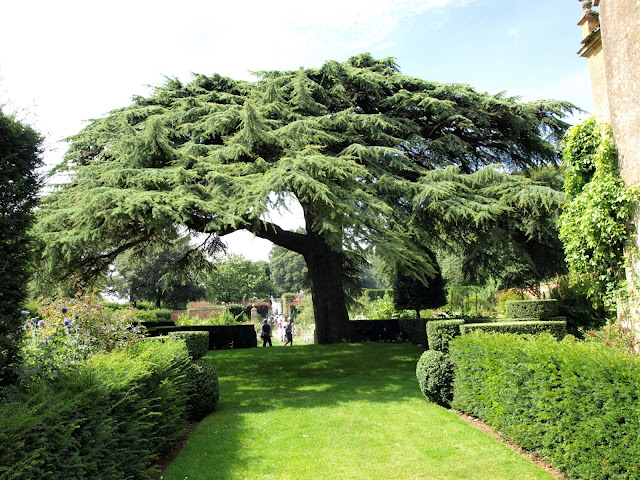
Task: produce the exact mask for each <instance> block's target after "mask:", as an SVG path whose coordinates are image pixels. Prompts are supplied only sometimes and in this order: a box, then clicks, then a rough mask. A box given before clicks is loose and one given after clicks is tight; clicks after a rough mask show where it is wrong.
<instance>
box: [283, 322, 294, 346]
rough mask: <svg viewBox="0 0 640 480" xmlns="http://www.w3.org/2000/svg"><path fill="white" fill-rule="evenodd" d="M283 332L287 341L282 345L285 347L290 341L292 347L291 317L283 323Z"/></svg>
mask: <svg viewBox="0 0 640 480" xmlns="http://www.w3.org/2000/svg"><path fill="white" fill-rule="evenodd" d="M284 334H285V336H286V337H287V341H286V342H285V344H284V346H285V347H286V346H287V344H289V343H290V344H291V346H292V347H293V318H291V319H289V321H288V322H287V323H285V325H284Z"/></svg>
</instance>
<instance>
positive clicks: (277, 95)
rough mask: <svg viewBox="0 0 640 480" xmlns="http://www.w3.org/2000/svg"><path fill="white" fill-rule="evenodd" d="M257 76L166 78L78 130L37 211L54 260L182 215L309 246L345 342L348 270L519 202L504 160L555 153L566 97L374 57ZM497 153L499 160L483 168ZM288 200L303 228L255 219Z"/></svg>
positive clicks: (401, 257) (70, 259)
mask: <svg viewBox="0 0 640 480" xmlns="http://www.w3.org/2000/svg"><path fill="white" fill-rule="evenodd" d="M256 75H257V81H255V82H246V81H236V80H232V79H229V78H224V77H221V76H219V75H212V76H209V77H208V76H204V75H197V76H195V78H194V79H193V81H191V82H190V83H188V84H183V83H182V82H180V81H178V80H176V79H169V80H167V82H166V83H165V84H164V85H162V86H160V87H158V88H156V89H155V91H154V92H153V94H152V95H151V96H149V97H137V98H135V99H134V102H133V104H132V105H130V106H128V107H125V108H122V109H118V110H115V111H113V112H111V113H110V114H109V115H108V116H107V117H105V118H102V119H98V120H95V121H93V122H91V124H90V125H89V126H87V127H86V128H85V129H84V130H83V131H82V132H80V133H79V134H78V135H76V136H75V137H73V138H72V144H71V147H70V150H69V152H68V154H67V156H66V161H65V164H64V165H63V166H62V167H61V168H62V169H63V170H66V171H67V172H68V173H69V175H70V176H71V181H70V183H69V184H68V185H65V186H63V187H62V188H61V189H59V190H58V191H56V192H55V193H53V194H52V195H50V196H49V197H48V198H47V199H46V206H45V208H44V209H43V210H42V212H41V216H40V225H39V231H40V235H41V238H42V240H43V241H44V243H45V247H44V249H43V253H44V255H45V258H47V259H48V260H49V261H51V262H52V263H51V265H52V266H53V265H63V266H64V267H65V268H64V269H62V270H59V272H60V273H62V272H64V273H66V272H69V271H77V272H81V273H82V274H83V275H84V276H85V277H87V276H88V275H90V274H97V273H98V272H100V271H102V270H104V268H105V267H106V266H107V265H108V264H109V263H110V262H111V261H112V260H113V259H114V258H115V257H116V256H117V255H118V254H119V253H120V252H122V251H124V250H126V249H128V248H135V247H136V246H138V245H142V244H144V243H147V242H153V241H154V240H157V239H167V238H169V239H172V238H176V237H178V236H179V235H180V232H181V228H185V227H186V228H187V229H188V230H189V231H192V232H204V233H210V234H216V235H224V234H227V233H230V232H233V231H235V230H238V229H246V230H249V231H251V232H252V233H254V234H255V235H257V236H259V237H262V238H265V239H268V240H271V241H272V242H274V243H275V244H276V245H280V246H282V247H284V248H287V249H289V250H292V251H295V252H297V253H300V254H302V255H303V256H304V257H305V260H306V262H307V268H308V270H309V278H310V282H311V290H312V294H313V298H314V313H315V318H316V328H317V336H318V339H319V341H320V342H332V341H340V340H341V339H342V338H345V336H346V335H347V333H348V316H347V311H346V306H345V300H344V288H343V287H344V285H343V281H342V276H343V271H344V268H343V267H344V266H349V265H351V266H353V265H357V264H358V263H359V262H360V260H361V259H362V258H364V256H365V255H366V253H367V251H368V250H370V249H375V251H376V254H377V255H379V256H381V257H383V258H385V259H386V261H387V262H389V263H390V264H393V265H400V266H402V268H405V269H406V270H407V271H408V272H411V273H413V274H415V275H417V276H418V277H422V278H425V279H426V278H428V277H429V276H431V275H433V274H434V273H435V270H434V268H433V266H432V264H433V260H432V259H430V258H428V257H425V256H423V255H421V254H420V252H421V251H422V250H423V246H424V244H430V243H432V242H434V241H435V240H438V239H439V240H442V233H443V232H442V228H443V227H446V228H451V225H455V224H456V223H458V222H462V223H464V224H465V225H468V224H476V225H480V224H486V223H487V222H490V221H491V220H492V219H494V218H495V217H496V216H497V215H499V214H500V213H501V212H504V211H505V209H508V208H511V206H512V205H515V204H518V202H523V201H524V200H523V198H521V197H518V195H519V194H518V192H520V191H521V190H522V186H523V183H522V182H521V181H520V180H519V181H518V182H515V181H508V182H506V183H504V184H502V179H503V178H504V177H505V173H503V172H504V171H506V170H511V169H520V168H523V167H528V166H533V165H540V164H546V163H550V162H551V163H553V162H555V161H556V159H557V151H556V147H555V141H556V140H557V139H558V138H559V137H560V136H561V135H562V134H563V132H564V131H565V129H566V128H567V124H566V123H565V122H564V121H562V118H563V116H564V114H565V113H566V112H567V111H570V110H571V109H572V106H571V105H570V104H568V103H566V102H560V101H536V102H528V103H520V102H518V101H517V99H515V98H507V97H505V96H504V95H501V94H499V95H489V94H485V93H479V92H476V91H474V90H473V89H471V88H470V87H468V86H465V85H458V84H439V83H435V82H430V81H426V80H422V79H419V78H414V77H409V76H406V75H403V74H401V73H400V72H399V70H398V68H397V66H396V65H395V62H394V60H393V59H391V58H387V59H380V60H376V59H374V58H372V57H371V56H370V55H368V54H363V55H359V56H356V57H353V58H351V59H349V60H348V61H346V62H344V63H339V62H336V61H328V62H326V63H325V64H324V65H323V66H322V67H320V68H315V69H302V68H301V69H300V70H298V71H284V72H278V71H268V72H258V73H257V74H256ZM493 164H501V165H502V166H503V167H502V170H496V169H489V170H486V169H485V170H481V169H482V167H484V166H487V165H493ZM474 172H478V173H474ZM469 174H473V175H471V176H472V177H473V176H477V179H476V180H465V179H464V178H463V177H465V176H469ZM488 180H492V181H493V180H495V182H497V183H500V184H501V185H502V186H496V187H494V188H493V190H491V196H490V197H489V198H488V199H484V198H481V197H480V196H479V194H478V193H477V192H474V191H473V190H472V188H471V186H472V184H473V183H474V182H476V183H477V182H481V183H482V182H484V183H485V184H486V182H487V181H488ZM487 188H488V189H490V187H487ZM539 193H542V196H543V197H545V198H546V199H547V200H542V201H538V200H536V202H537V205H542V204H543V203H544V202H548V201H551V200H548V199H549V198H550V197H549V195H551V194H550V193H549V192H547V191H544V192H542V191H540V192H539ZM530 195H534V193H530ZM507 197H508V198H509V200H508V201H502V200H504V199H505V198H507ZM292 198H293V199H295V200H297V201H298V202H299V203H300V205H301V206H302V209H303V212H304V217H305V233H297V232H288V231H285V230H283V229H282V228H280V227H279V226H277V225H274V224H272V223H270V222H269V221H267V220H265V219H266V218H267V217H266V214H267V212H269V211H270V210H271V209H274V208H280V207H283V206H285V205H286V202H288V201H290V200H291V199H292ZM496 198H498V199H499V200H500V201H501V202H502V203H501V204H500V205H498V204H497V203H496V202H497V200H496ZM556 200H557V199H556ZM64 273H63V274H64Z"/></svg>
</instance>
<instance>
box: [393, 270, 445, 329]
mask: <svg viewBox="0 0 640 480" xmlns="http://www.w3.org/2000/svg"><path fill="white" fill-rule="evenodd" d="M436 268H437V269H438V270H437V272H436V274H435V275H434V276H433V277H432V278H430V279H429V283H428V284H427V285H425V284H424V283H422V282H421V281H419V280H418V279H416V278H415V277H411V276H407V275H403V274H401V273H397V274H396V276H395V278H394V281H393V303H394V305H395V307H396V309H398V310H414V311H415V312H416V318H420V310H423V309H425V308H437V307H441V306H443V305H445V304H446V303H447V292H446V290H445V287H444V285H445V282H444V278H443V277H442V274H441V273H440V271H439V267H436Z"/></svg>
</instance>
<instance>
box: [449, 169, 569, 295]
mask: <svg viewBox="0 0 640 480" xmlns="http://www.w3.org/2000/svg"><path fill="white" fill-rule="evenodd" d="M518 175H521V176H523V177H524V178H526V179H531V180H533V181H534V182H535V185H538V187H535V186H533V185H532V186H531V187H529V188H527V189H523V190H521V191H520V192H517V193H516V195H510V194H508V195H503V193H504V192H503V191H500V189H498V190H497V192H496V191H495V189H496V185H495V182H494V181H493V180H489V181H488V182H487V181H483V182H481V183H479V184H476V185H475V186H474V187H473V188H474V190H475V191H476V192H477V193H479V194H481V195H482V196H483V197H484V198H485V199H486V198H491V197H493V201H494V205H495V207H496V208H499V209H501V210H502V213H501V214H500V215H498V216H497V217H496V218H495V219H494V220H493V221H491V222H487V223H483V224H481V225H474V224H464V223H463V224H460V223H457V224H456V225H450V227H443V228H450V231H449V232H448V233H447V235H446V236H445V237H444V240H445V241H444V242H442V243H441V245H440V248H439V250H438V257H439V261H440V263H441V265H442V266H443V271H444V272H445V273H444V275H445V277H446V278H447V281H448V282H449V283H450V284H452V285H483V284H485V283H486V282H487V281H489V279H492V280H494V281H497V283H498V287H499V288H500V289H509V288H524V289H529V290H534V291H535V290H537V289H538V287H539V285H540V282H542V281H545V280H549V279H550V278H553V277H555V276H557V275H562V274H564V273H566V271H567V267H566V263H565V261H564V250H563V245H562V242H561V241H560V239H559V233H558V228H559V225H558V222H559V217H560V214H561V211H562V205H563V198H564V196H563V183H564V173H563V170H562V169H561V168H560V167H557V166H554V167H543V168H532V169H525V170H524V171H522V172H519V174H518ZM512 179H515V180H517V179H518V177H517V176H514V177H512ZM538 188H539V190H538ZM496 193H497V195H496ZM452 240H453V241H452Z"/></svg>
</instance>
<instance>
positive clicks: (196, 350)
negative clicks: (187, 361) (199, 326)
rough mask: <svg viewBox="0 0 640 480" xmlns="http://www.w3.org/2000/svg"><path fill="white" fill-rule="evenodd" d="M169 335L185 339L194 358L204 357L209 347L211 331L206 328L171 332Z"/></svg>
mask: <svg viewBox="0 0 640 480" xmlns="http://www.w3.org/2000/svg"><path fill="white" fill-rule="evenodd" d="M169 337H171V338H177V339H180V340H184V341H185V343H186V344H187V350H188V351H189V356H190V357H191V358H192V359H193V360H198V359H199V358H202V357H203V356H204V355H205V354H206V353H207V350H208V349H209V332H207V331H204V330H192V331H180V332H169Z"/></svg>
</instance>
